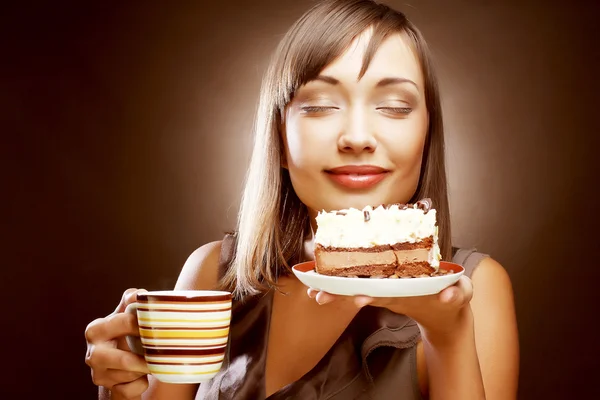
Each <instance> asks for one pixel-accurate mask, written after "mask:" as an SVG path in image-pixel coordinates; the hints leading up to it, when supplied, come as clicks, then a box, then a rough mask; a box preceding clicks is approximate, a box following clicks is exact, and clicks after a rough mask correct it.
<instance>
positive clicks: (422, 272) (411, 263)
mask: <svg viewBox="0 0 600 400" xmlns="http://www.w3.org/2000/svg"><path fill="white" fill-rule="evenodd" d="M440 259H441V256H440V249H439V246H438V228H437V225H436V211H435V209H433V208H431V200H430V199H423V200H421V201H418V202H417V203H415V204H392V205H388V206H379V207H377V208H372V207H370V206H367V207H365V208H364V209H362V210H357V209H354V208H350V209H347V210H340V211H331V212H324V211H323V212H320V213H319V214H318V216H317V232H316V233H315V261H316V266H315V270H316V272H317V273H319V274H323V275H332V276H345V277H376V278H384V277H385V278H410V277H421V276H433V275H436V274H438V269H439V265H440Z"/></svg>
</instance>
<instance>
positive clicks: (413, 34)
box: [221, 0, 452, 298]
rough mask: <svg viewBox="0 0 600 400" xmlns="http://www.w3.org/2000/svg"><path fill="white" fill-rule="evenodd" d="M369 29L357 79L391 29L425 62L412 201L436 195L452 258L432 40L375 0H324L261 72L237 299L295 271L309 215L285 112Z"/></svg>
mask: <svg viewBox="0 0 600 400" xmlns="http://www.w3.org/2000/svg"><path fill="white" fill-rule="evenodd" d="M368 28H371V29H372V30H373V35H372V37H371V39H370V43H369V45H368V47H367V50H366V52H365V55H364V59H363V65H362V69H361V71H360V76H359V79H360V78H361V77H362V76H363V75H364V74H365V72H366V71H367V69H368V67H369V63H370V62H371V59H372V58H373V56H374V54H375V52H376V51H377V49H378V46H379V45H380V44H381V43H382V42H383V41H384V40H385V39H386V38H387V37H388V36H389V35H391V34H400V35H403V37H404V38H405V39H407V41H408V43H410V44H411V46H412V48H413V51H414V52H415V54H416V55H417V57H418V60H419V62H420V64H421V69H422V72H423V77H424V81H425V104H426V107H427V112H428V115H429V125H428V131H427V137H426V140H425V146H424V154H423V160H422V165H421V172H420V177H419V183H418V186H417V189H416V191H415V193H414V195H413V197H412V199H411V200H410V201H411V202H415V201H416V200H418V199H420V198H424V197H429V198H431V199H432V201H433V205H434V207H435V208H436V209H437V211H438V212H437V215H438V226H439V244H440V250H441V253H442V257H443V259H449V258H451V253H452V248H451V236H450V235H451V234H450V217H449V207H448V194H447V187H446V171H445V159H444V129H443V123H442V110H441V107H440V98H439V91H438V84H437V80H436V77H435V74H434V71H433V66H432V61H431V55H430V52H429V49H428V47H427V44H426V42H425V40H424V39H423V37H422V35H421V33H420V32H419V31H418V30H417V28H416V27H415V26H414V25H412V23H411V22H410V21H408V20H407V18H406V16H405V15H404V14H402V13H401V12H398V11H396V10H393V9H391V8H389V7H388V6H386V5H383V4H379V3H376V2H374V1H371V0H326V1H322V2H319V3H318V4H316V5H315V6H313V7H312V8H311V9H310V10H309V11H307V12H306V13H305V14H304V15H303V16H302V17H300V19H298V20H297V21H296V22H295V23H294V24H293V25H292V27H291V28H290V29H289V30H288V32H287V33H286V34H285V36H284V37H283V39H282V40H281V42H280V43H279V46H278V47H277V49H276V51H275V53H274V54H273V56H272V58H271V60H270V63H269V66H268V69H267V71H266V73H265V75H264V77H263V82H262V86H261V91H260V102H259V107H258V110H257V115H256V120H255V127H254V128H255V138H254V148H253V151H252V157H251V161H250V168H249V170H248V174H247V177H246V182H245V189H244V192H243V196H242V201H241V206H240V211H239V214H238V224H237V230H236V234H235V239H236V246H235V254H234V258H233V260H232V262H231V265H230V266H229V268H228V270H227V272H226V274H225V276H224V277H223V279H222V280H221V287H222V288H224V289H227V290H231V291H233V292H234V295H235V296H236V297H237V298H242V297H244V296H247V295H255V294H258V293H260V292H264V291H266V290H269V289H270V288H272V287H276V286H277V279H278V277H279V276H281V275H286V274H289V273H291V266H292V265H293V264H294V263H296V262H298V261H299V260H300V259H301V256H302V250H303V240H304V237H305V234H306V232H307V229H310V228H309V223H310V220H309V216H308V210H307V208H306V206H305V205H304V204H303V203H302V202H301V201H300V199H299V198H298V196H297V195H296V193H295V191H294V189H293V187H292V183H291V181H290V177H289V173H288V171H287V170H286V169H285V168H282V154H283V143H282V139H281V132H280V126H281V121H282V115H283V112H284V109H285V107H286V105H287V104H288V103H289V102H290V101H291V100H292V98H293V96H294V93H295V92H296V90H297V89H298V88H299V87H301V86H302V85H304V84H305V83H307V82H309V81H311V80H312V79H314V78H316V77H317V76H318V74H319V73H320V72H321V71H322V70H323V69H324V68H325V67H326V66H327V65H328V64H330V63H331V62H332V61H333V60H335V59H336V58H337V57H339V56H341V55H342V54H343V53H344V51H345V50H346V49H347V48H348V46H349V45H350V44H351V43H352V41H353V40H354V39H355V38H356V37H357V36H359V35H360V34H361V33H362V32H364V31H365V30H366V29H368Z"/></svg>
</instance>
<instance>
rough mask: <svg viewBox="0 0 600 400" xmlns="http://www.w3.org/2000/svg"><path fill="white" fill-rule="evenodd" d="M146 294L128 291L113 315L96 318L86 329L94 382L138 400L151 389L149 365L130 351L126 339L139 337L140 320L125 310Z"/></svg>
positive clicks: (140, 290) (134, 290) (139, 290)
mask: <svg viewBox="0 0 600 400" xmlns="http://www.w3.org/2000/svg"><path fill="white" fill-rule="evenodd" d="M143 292H145V290H143V289H128V290H126V291H125V293H123V297H122V299H121V302H120V303H119V306H118V307H117V309H116V310H115V311H114V312H113V313H112V314H110V315H108V316H107V317H105V318H98V319H96V320H95V321H93V322H91V323H90V324H89V325H88V326H87V328H86V330H85V338H86V340H87V353H86V356H85V363H86V364H87V365H89V366H90V368H91V369H92V381H93V382H94V384H96V385H98V386H103V387H105V388H107V389H109V390H111V392H112V393H113V395H117V396H118V397H119V398H124V399H134V398H139V396H141V395H142V393H144V392H145V391H146V389H147V388H148V374H149V373H150V371H148V366H147V365H146V362H145V360H144V358H143V357H140V356H138V355H136V354H134V353H132V352H131V351H130V349H129V346H128V345H127V342H126V340H125V337H126V336H127V335H132V336H139V330H138V324H137V318H135V316H133V315H131V314H128V313H124V311H125V308H126V307H127V306H128V305H129V304H130V303H134V302H135V301H136V298H137V294H138V293H143ZM117 396H114V397H113V398H116V397H117Z"/></svg>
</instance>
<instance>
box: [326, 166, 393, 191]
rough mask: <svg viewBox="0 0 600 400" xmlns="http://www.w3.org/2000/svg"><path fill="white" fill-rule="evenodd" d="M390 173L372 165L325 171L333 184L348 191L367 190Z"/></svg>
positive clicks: (343, 167)
mask: <svg viewBox="0 0 600 400" xmlns="http://www.w3.org/2000/svg"><path fill="white" fill-rule="evenodd" d="M389 173H390V171H389V170H387V169H385V168H381V167H378V166H374V165H345V166H342V167H337V168H332V169H329V170H325V174H326V175H327V177H328V178H329V179H331V180H332V181H333V182H334V183H336V184H338V185H340V186H343V187H345V188H349V189H367V188H370V187H373V186H375V185H376V184H378V183H379V182H381V181H382V180H384V179H385V178H386V177H387V176H388V175H389Z"/></svg>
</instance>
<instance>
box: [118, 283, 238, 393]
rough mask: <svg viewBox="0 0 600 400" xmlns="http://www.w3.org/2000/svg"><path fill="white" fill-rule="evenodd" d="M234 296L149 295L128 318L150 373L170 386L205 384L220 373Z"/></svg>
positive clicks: (134, 345)
mask: <svg viewBox="0 0 600 400" xmlns="http://www.w3.org/2000/svg"><path fill="white" fill-rule="evenodd" d="M231 304H232V301H231V293H229V292H225V291H205V290H197V291H191V290H190V291H188V290H169V291H154V292H145V293H140V294H138V295H137V301H136V302H135V303H132V304H130V305H129V306H128V307H127V309H126V310H125V312H128V313H131V314H133V315H135V316H136V317H137V320H138V325H139V332H140V336H139V337H135V336H127V344H128V345H129V347H130V349H131V351H132V352H134V353H136V354H139V355H142V356H144V358H145V360H146V363H147V364H148V369H149V370H150V373H151V374H152V375H153V376H154V377H156V379H158V380H159V381H161V382H166V383H201V382H204V381H207V380H210V379H212V378H213V377H214V376H215V375H216V374H217V373H218V372H219V371H220V369H221V366H222V364H223V359H224V357H225V352H226V349H227V342H228V338H229V325H230V322H231Z"/></svg>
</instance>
